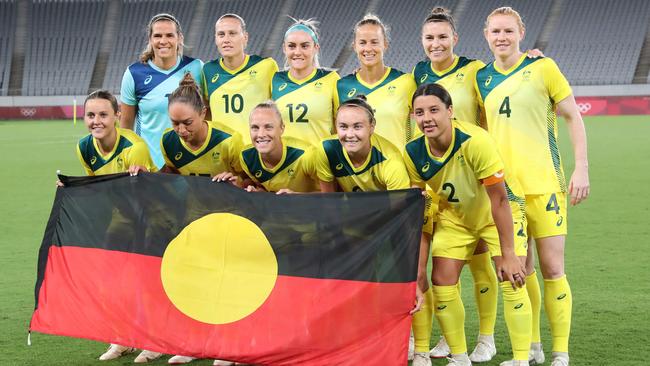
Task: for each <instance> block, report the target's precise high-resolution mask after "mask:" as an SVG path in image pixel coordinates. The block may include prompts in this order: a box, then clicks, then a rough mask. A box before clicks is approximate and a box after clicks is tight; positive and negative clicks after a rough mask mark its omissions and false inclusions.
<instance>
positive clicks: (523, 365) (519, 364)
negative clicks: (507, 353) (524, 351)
mask: <svg viewBox="0 0 650 366" xmlns="http://www.w3.org/2000/svg"><path fill="white" fill-rule="evenodd" d="M499 366H528V361H527V360H510V361H504V362H501V363H500V364H499Z"/></svg>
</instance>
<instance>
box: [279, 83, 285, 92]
mask: <svg viewBox="0 0 650 366" xmlns="http://www.w3.org/2000/svg"><path fill="white" fill-rule="evenodd" d="M286 87H287V83H282V85H280V86H279V87H278V91H283V90H284V89H286Z"/></svg>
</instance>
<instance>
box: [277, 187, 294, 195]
mask: <svg viewBox="0 0 650 366" xmlns="http://www.w3.org/2000/svg"><path fill="white" fill-rule="evenodd" d="M295 193H296V192H294V191H292V190H290V189H289V188H282V189H281V190H279V191H277V192H275V194H295Z"/></svg>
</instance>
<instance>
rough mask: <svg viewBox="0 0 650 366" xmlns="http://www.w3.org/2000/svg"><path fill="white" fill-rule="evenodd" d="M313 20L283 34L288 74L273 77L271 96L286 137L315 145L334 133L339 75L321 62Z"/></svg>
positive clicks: (292, 26)
mask: <svg viewBox="0 0 650 366" xmlns="http://www.w3.org/2000/svg"><path fill="white" fill-rule="evenodd" d="M316 24H317V23H316V22H315V21H314V20H312V19H309V20H302V19H301V20H297V21H296V22H295V23H294V24H293V25H291V26H290V27H289V29H287V31H286V33H285V34H284V42H283V44H282V50H283V51H284V57H285V59H286V61H285V67H287V69H286V70H285V71H279V72H277V73H275V75H273V82H272V91H271V97H272V98H273V100H274V101H275V102H276V103H277V105H278V108H280V111H281V112H282V119H283V120H284V121H286V123H287V124H286V127H285V129H286V130H285V134H286V136H291V137H297V138H299V139H302V140H304V141H306V142H309V143H310V144H313V145H318V144H319V143H320V141H321V140H322V139H324V138H325V137H327V136H329V135H331V134H332V132H333V131H334V123H333V120H334V90H335V89H336V81H337V80H338V79H339V74H338V73H336V71H331V70H326V69H322V68H320V67H319V66H320V65H319V62H318V52H320V43H319V38H318V28H316Z"/></svg>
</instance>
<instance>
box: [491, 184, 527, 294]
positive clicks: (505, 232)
mask: <svg viewBox="0 0 650 366" xmlns="http://www.w3.org/2000/svg"><path fill="white" fill-rule="evenodd" d="M497 174H501V179H499V180H498V181H497V182H496V183H493V182H486V181H487V179H486V180H484V186H485V190H486V191H487V194H488V197H489V198H490V206H491V210H492V218H493V219H494V223H495V225H496V227H497V231H498V233H499V244H500V246H501V258H500V259H499V260H497V261H495V263H496V267H497V268H496V269H497V276H499V279H500V281H504V280H507V281H510V283H511V284H512V286H513V288H515V287H522V286H523V285H524V281H525V278H526V269H525V267H524V265H522V263H521V262H520V261H519V258H517V256H516V255H515V243H514V231H513V230H514V228H513V225H512V212H511V211H510V203H509V202H508V195H507V193H506V185H505V183H504V180H503V173H497ZM497 174H495V177H496V176H497ZM490 183H491V184H490Z"/></svg>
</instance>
